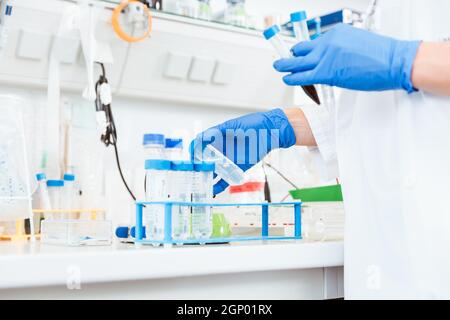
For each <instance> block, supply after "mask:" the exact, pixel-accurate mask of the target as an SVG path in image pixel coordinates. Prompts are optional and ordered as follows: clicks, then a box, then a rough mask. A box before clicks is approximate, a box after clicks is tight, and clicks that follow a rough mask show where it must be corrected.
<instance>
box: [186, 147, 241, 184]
mask: <svg viewBox="0 0 450 320" xmlns="http://www.w3.org/2000/svg"><path fill="white" fill-rule="evenodd" d="M194 156H195V159H196V160H198V161H204V162H213V163H214V164H215V172H216V174H217V176H218V178H219V179H223V180H224V181H226V182H227V183H228V184H229V185H230V186H233V185H241V184H242V183H244V180H245V174H244V171H243V170H242V169H241V168H239V167H238V166H237V165H236V164H234V162H233V161H231V160H230V159H228V158H227V157H226V156H225V155H223V153H221V152H220V151H219V150H217V149H216V148H215V147H213V146H212V145H207V146H206V147H205V149H204V150H203V151H202V150H201V146H200V145H197V146H196V147H195V150H194Z"/></svg>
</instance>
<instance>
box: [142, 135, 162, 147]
mask: <svg viewBox="0 0 450 320" xmlns="http://www.w3.org/2000/svg"><path fill="white" fill-rule="evenodd" d="M165 142H166V141H165V139H164V135H163V134H159V133H147V134H144V141H143V143H142V144H143V145H144V146H145V145H148V144H159V145H161V146H164V145H165Z"/></svg>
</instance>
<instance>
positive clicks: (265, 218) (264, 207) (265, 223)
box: [135, 202, 302, 245]
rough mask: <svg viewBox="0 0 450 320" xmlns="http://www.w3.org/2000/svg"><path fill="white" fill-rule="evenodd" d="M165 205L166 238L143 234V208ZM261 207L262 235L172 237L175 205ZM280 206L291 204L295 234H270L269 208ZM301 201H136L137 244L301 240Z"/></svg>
mask: <svg viewBox="0 0 450 320" xmlns="http://www.w3.org/2000/svg"><path fill="white" fill-rule="evenodd" d="M155 205H158V206H164V240H152V239H147V238H144V236H143V222H142V215H143V208H144V207H148V206H155ZM174 206H175V207H179V206H181V207H211V208H217V207H260V208H261V236H255V237H224V238H203V239H196V238H195V239H193V238H190V239H187V240H184V239H174V238H173V237H172V209H173V207H174ZM277 206H278V207H280V206H284V207H286V206H291V207H292V208H293V215H294V235H293V236H270V235H269V208H270V207H277ZM301 206H302V203H301V202H282V203H266V202H265V203H235V204H229V203H226V204H218V203H192V202H136V238H135V244H152V245H158V244H160V245H165V244H199V243H201V244H213V243H228V242H244V241H261V240H264V241H266V240H301V239H302V216H301Z"/></svg>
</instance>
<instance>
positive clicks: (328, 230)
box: [302, 202, 345, 241]
mask: <svg viewBox="0 0 450 320" xmlns="http://www.w3.org/2000/svg"><path fill="white" fill-rule="evenodd" d="M302 222H303V237H304V238H305V239H308V240H314V241H333V240H334V241H337V240H343V239H344V224H345V211H344V204H343V202H316V203H305V204H304V206H303V219H302Z"/></svg>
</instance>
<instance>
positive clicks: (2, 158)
mask: <svg viewBox="0 0 450 320" xmlns="http://www.w3.org/2000/svg"><path fill="white" fill-rule="evenodd" d="M29 106H30V102H29V101H28V100H26V99H22V98H19V97H16V96H13V95H0V221H17V220H22V219H26V218H29V219H30V225H34V216H33V211H32V203H31V201H32V200H31V198H32V197H31V194H32V191H31V190H32V189H31V181H30V174H29V166H28V160H29V158H28V149H27V143H26V141H27V139H26V138H25V126H24V117H23V111H24V110H26V109H30V108H29ZM31 230H32V232H31V239H32V240H33V241H34V230H35V228H31Z"/></svg>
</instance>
